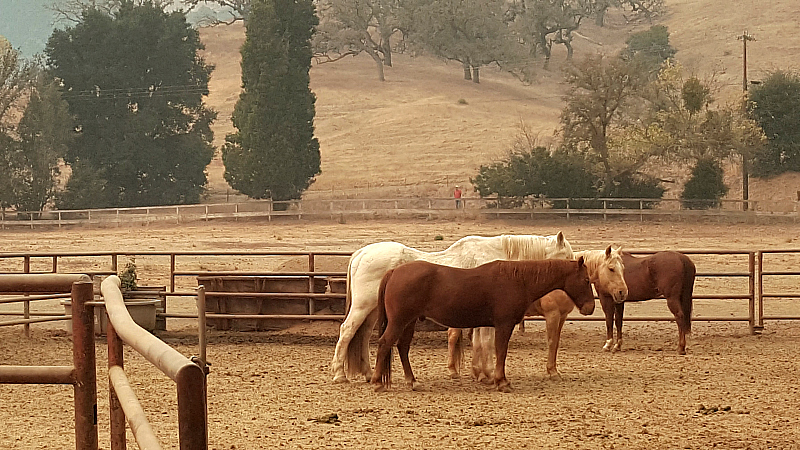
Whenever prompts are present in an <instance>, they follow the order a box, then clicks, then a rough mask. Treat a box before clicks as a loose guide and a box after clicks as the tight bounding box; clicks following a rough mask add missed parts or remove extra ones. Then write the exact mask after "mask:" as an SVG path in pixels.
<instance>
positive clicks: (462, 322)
mask: <svg viewBox="0 0 800 450" xmlns="http://www.w3.org/2000/svg"><path fill="white" fill-rule="evenodd" d="M555 289H561V290H563V291H564V292H566V293H567V295H569V296H570V297H571V298H572V299H573V300H574V301H575V304H576V305H580V307H583V305H584V304H586V303H594V293H593V292H592V285H591V283H590V282H589V274H588V272H587V271H586V266H585V265H584V263H583V258H578V260H577V261H563V260H547V261H494V262H490V263H487V264H484V265H481V266H478V267H475V268H472V269H458V268H454V267H448V266H441V265H438V264H432V263H429V262H425V261H413V262H410V263H407V264H403V265H402V266H399V267H397V268H395V269H392V270H390V271H389V272H387V273H386V275H385V276H384V277H383V280H382V281H381V286H380V293H379V294H378V311H379V320H380V323H381V330H383V333H382V335H381V338H380V340H379V341H378V356H377V359H376V361H375V373H373V375H372V380H371V381H372V383H373V384H376V385H377V390H382V389H385V388H387V387H388V386H389V385H390V384H391V371H392V367H391V361H392V346H394V345H395V344H397V349H398V351H399V353H400V361H401V362H402V363H403V371H404V372H405V379H406V382H407V383H408V384H409V386H410V387H411V388H412V389H413V388H414V382H415V381H416V378H414V374H413V372H412V371H411V365H410V363H409V360H408V350H409V347H410V346H411V340H412V339H413V337H414V329H415V325H416V322H417V319H419V318H422V317H425V318H429V319H431V320H433V321H435V322H438V323H440V324H442V325H445V326H448V327H451V328H477V327H494V330H495V352H496V354H497V363H496V364H495V370H494V382H495V384H496V385H497V389H498V390H500V391H502V392H508V391H509V390H510V383H509V382H508V380H507V379H506V373H505V362H506V354H507V352H508V341H509V339H510V338H511V333H512V332H513V331H514V327H515V326H516V325H517V324H518V323H519V322H520V321H521V320H522V318H523V316H524V315H525V311H527V309H528V307H529V306H530V305H531V303H533V302H534V301H535V300H536V299H538V298H540V297H542V296H543V295H545V294H547V293H548V292H550V291H553V290H555Z"/></svg>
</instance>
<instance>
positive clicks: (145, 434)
mask: <svg viewBox="0 0 800 450" xmlns="http://www.w3.org/2000/svg"><path fill="white" fill-rule="evenodd" d="M119 285H120V280H119V278H118V277H117V276H114V275H112V276H109V277H107V278H106V279H105V280H104V281H103V284H102V286H101V290H102V294H103V297H104V302H102V303H103V305H104V306H105V310H106V311H107V313H108V318H109V325H108V329H107V342H108V377H109V386H110V395H109V410H110V422H111V423H110V431H111V450H124V449H125V448H126V432H125V424H126V419H127V423H128V424H130V428H131V431H132V433H133V435H134V438H135V440H136V442H137V444H138V445H139V448H141V449H144V450H156V449H161V445H160V443H159V442H158V439H157V438H156V435H155V433H154V432H153V429H152V427H151V426H150V424H149V423H148V422H147V419H146V416H145V414H144V411H143V410H142V407H141V404H140V403H139V401H138V399H137V398H136V395H135V393H134V392H133V389H132V388H131V385H130V383H129V382H128V378H127V375H126V374H125V371H124V369H123V347H122V344H123V342H124V343H126V344H128V345H129V346H130V347H132V348H133V350H134V351H136V352H138V353H139V354H141V355H142V356H143V357H144V358H145V359H147V360H148V361H150V362H151V363H152V364H153V365H154V366H156V367H157V368H158V369H159V370H161V371H162V372H163V373H164V374H165V375H167V376H169V377H170V378H171V379H172V380H173V381H175V383H176V386H177V391H178V432H179V440H180V448H181V449H205V448H207V447H208V420H207V410H206V374H207V372H208V371H207V365H206V363H205V351H204V350H201V356H200V357H199V358H193V359H189V358H186V357H185V356H183V355H181V354H180V353H179V352H177V351H176V350H174V349H173V348H172V347H170V346H169V345H167V344H166V343H164V342H163V341H161V340H160V339H158V338H157V337H155V336H154V335H152V334H151V333H149V332H147V331H146V330H144V329H143V328H141V327H140V326H139V325H137V324H136V323H135V322H134V320H133V319H132V318H131V316H130V315H129V314H128V311H127V309H126V306H125V304H124V301H123V298H122V292H121V291H120V288H119ZM66 291H69V292H70V295H69V297H68V298H69V299H70V312H71V315H63V316H62V317H45V320H37V318H32V319H21V320H12V321H6V322H2V325H13V324H26V325H28V324H30V323H35V322H42V321H50V320H70V321H71V327H70V331H71V333H72V343H73V365H72V366H11V365H0V383H2V384H71V385H72V386H73V388H74V409H75V447H76V449H78V450H97V449H98V423H97V378H96V377H97V375H96V360H95V339H94V332H95V317H94V316H95V314H94V311H95V306H96V304H97V303H99V302H96V301H94V300H93V299H94V283H93V282H92V280H91V278H90V277H89V276H88V275H85V274H21V275H20V274H2V275H0V293H3V294H11V295H15V296H16V297H11V298H3V299H2V301H3V303H13V302H22V303H26V304H27V303H29V302H30V301H34V300H52V299H57V298H64V295H60V294H61V293H63V292H66ZM201 291H202V290H201ZM34 292H35V293H45V294H50V295H40V296H37V297H36V298H35V299H34V298H31V297H30V296H28V295H23V296H19V295H20V294H23V293H24V294H29V293H34ZM198 297H199V298H201V297H202V292H201V293H200V294H199V295H198ZM201 323H202V314H201ZM204 336H205V334H204V333H201V340H204ZM201 344H202V342H201ZM201 348H202V349H204V348H205V347H204V345H201Z"/></svg>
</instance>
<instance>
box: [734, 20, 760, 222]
mask: <svg viewBox="0 0 800 450" xmlns="http://www.w3.org/2000/svg"><path fill="white" fill-rule="evenodd" d="M736 39H738V40H740V41H742V91H743V92H744V101H743V102H742V105H743V108H744V113H745V114H747V41H755V40H756V38H755V37H754V36H753V35H750V34H747V30H744V33H742V35H741V36H737V37H736ZM749 175H750V174H749V170H748V167H747V156H746V155H745V153H742V200H743V201H742V211H747V200H749V199H750V192H749V191H750V176H749Z"/></svg>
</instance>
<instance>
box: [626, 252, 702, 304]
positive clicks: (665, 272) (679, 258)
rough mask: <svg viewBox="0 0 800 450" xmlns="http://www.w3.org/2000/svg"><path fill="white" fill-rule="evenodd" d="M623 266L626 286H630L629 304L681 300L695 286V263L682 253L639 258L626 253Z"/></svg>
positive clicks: (656, 254)
mask: <svg viewBox="0 0 800 450" xmlns="http://www.w3.org/2000/svg"><path fill="white" fill-rule="evenodd" d="M622 262H623V264H624V265H625V269H624V270H625V272H624V277H625V283H627V284H628V298H627V299H626V301H631V302H635V301H642V300H650V299H652V298H658V297H669V296H671V295H677V296H680V295H681V293H682V292H684V291H685V290H686V287H687V284H689V285H690V286H693V285H694V277H695V273H696V270H695V266H694V263H693V262H692V261H691V260H690V259H689V257H687V256H686V255H684V254H683V253H679V252H674V251H663V252H656V253H653V254H652V255H648V256H643V257H637V256H633V255H631V254H629V253H627V252H623V254H622ZM689 292H691V291H689Z"/></svg>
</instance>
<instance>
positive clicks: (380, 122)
mask: <svg viewBox="0 0 800 450" xmlns="http://www.w3.org/2000/svg"><path fill="white" fill-rule="evenodd" d="M667 6H668V8H669V12H668V14H667V15H666V16H665V17H663V18H662V22H661V23H663V24H664V25H667V26H668V27H669V30H670V35H671V42H672V44H673V46H674V47H676V48H677V49H678V54H677V58H678V59H679V61H680V62H681V63H682V64H684V65H685V66H686V67H687V68H688V69H689V70H691V71H693V72H695V73H697V74H698V75H701V76H711V75H712V74H715V77H716V79H717V80H719V82H720V84H721V85H722V88H723V92H721V93H720V94H719V96H720V98H721V99H727V100H731V99H733V98H735V97H736V96H738V95H740V93H741V75H742V45H741V42H740V41H737V40H736V36H737V35H739V34H741V33H742V32H743V31H744V30H745V29H746V30H748V32H749V33H750V34H752V35H754V36H755V37H756V39H757V40H756V41H755V42H751V43H750V44H749V45H748V78H749V79H758V78H759V77H763V76H764V74H765V73H767V72H768V71H770V70H773V69H776V68H796V67H795V66H794V64H795V63H794V61H795V60H796V59H797V57H798V55H800V33H798V32H797V31H798V29H800V8H797V5H796V0H776V1H774V2H771V3H770V7H769V8H760V7H759V6H761V3H760V2H756V1H755V0H714V1H705V2H697V1H693V0H668V1H667ZM649 26H650V24H649V23H642V22H628V21H627V20H626V17H625V16H624V15H622V14H620V13H618V12H616V13H613V14H611V15H610V16H609V20H608V21H607V24H606V26H605V27H604V28H598V27H596V26H594V25H593V24H590V23H587V24H585V25H584V26H582V27H581V30H580V31H581V35H582V36H583V37H585V38H584V39H581V38H580V37H579V38H576V40H575V48H576V57H578V58H580V57H582V55H585V54H588V53H593V52H603V53H607V54H610V53H613V52H615V51H617V50H618V49H619V48H621V47H622V46H623V45H624V41H625V39H626V38H627V36H629V35H630V34H631V33H633V32H637V31H641V30H644V29H647V28H648V27H649ZM201 35H202V38H203V42H204V43H205V45H206V52H205V57H206V59H207V61H208V62H210V63H212V64H214V65H216V70H215V71H214V74H213V78H212V80H211V83H210V90H211V94H210V95H209V98H208V103H209V104H210V105H211V107H213V108H214V109H216V110H217V111H219V118H218V120H217V123H216V124H215V126H214V131H215V133H216V138H215V144H216V145H217V146H220V145H221V144H222V142H224V135H225V134H226V133H229V132H231V131H232V130H233V128H232V125H231V123H230V114H231V112H232V110H233V106H234V104H235V102H236V100H237V98H238V94H239V91H240V86H241V80H240V70H239V61H240V55H239V47H240V46H241V43H242V42H243V39H244V29H243V27H242V26H241V25H239V24H237V25H232V26H227V27H214V28H206V29H203V30H202V31H201ZM563 60H564V52H563V48H557V49H555V51H554V56H553V64H551V67H550V70H541V69H540V70H539V73H538V74H537V75H538V79H537V82H536V83H534V84H533V85H531V86H525V85H523V84H522V83H520V82H519V81H517V80H516V79H514V78H513V77H511V76H509V75H508V74H505V73H502V72H500V71H498V70H496V69H493V68H486V69H484V70H483V71H482V73H481V83H480V84H475V83H471V82H469V81H465V80H463V79H462V73H461V68H460V67H459V65H457V64H454V63H446V62H444V61H441V60H438V59H434V58H429V57H410V56H407V55H395V64H394V67H390V68H386V81H385V82H383V83H381V82H379V81H377V79H376V71H375V67H374V63H373V62H372V60H371V59H369V58H368V57H365V56H359V57H356V58H348V59H345V60H342V61H339V62H337V63H331V64H321V65H316V64H315V65H314V66H313V67H312V70H311V88H312V90H313V91H314V93H315V94H316V96H317V117H316V122H315V123H316V134H317V137H318V138H319V140H320V145H321V153H322V174H321V175H320V176H319V177H317V181H316V183H314V185H312V186H311V188H310V190H309V192H308V194H307V195H313V196H335V197H341V196H348V197H359V196H367V197H396V196H416V195H439V196H447V195H449V194H450V192H451V189H452V186H453V185H454V184H461V185H462V186H464V185H466V186H467V190H469V187H470V184H469V177H471V176H474V175H475V173H476V172H477V169H478V168H479V167H480V165H481V164H487V163H489V162H491V161H494V160H496V159H498V158H499V157H502V156H503V155H504V154H505V153H506V152H507V150H508V148H509V145H510V143H511V142H512V141H513V139H514V137H515V136H516V134H517V132H518V129H519V124H520V123H521V122H524V123H525V124H526V125H527V126H528V127H529V128H530V129H531V130H532V131H534V132H535V133H538V134H539V136H540V138H541V139H542V140H543V141H545V142H546V141H547V140H548V139H550V138H551V137H552V135H553V132H554V131H555V129H556V128H557V126H558V115H559V112H560V110H561V107H562V100H561V95H562V93H563V89H564V86H563V83H562V82H561V74H560V67H559V65H560V63H561V62H562V61H563ZM223 170H224V168H223V166H222V163H221V161H220V159H219V158H216V159H215V160H214V162H212V164H211V166H210V167H209V176H210V188H211V189H210V193H211V198H210V200H211V201H224V199H225V196H226V195H227V194H230V193H231V191H230V188H229V187H228V186H227V184H226V183H225V181H224V179H223V178H222V174H223ZM729 172H730V174H729V177H728V179H729V183H730V187H731V191H730V194H729V197H731V198H740V195H741V186H740V185H739V178H740V175H738V167H736V166H735V165H731V166H730V169H729ZM798 189H800V176H798V175H795V174H790V175H784V176H783V177H779V178H778V179H776V180H768V181H767V180H752V181H751V187H750V197H751V198H752V199H761V200H769V199H781V200H782V199H795V197H796V191H797V190H798ZM236 198H238V199H242V197H241V196H237V197H236Z"/></svg>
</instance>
